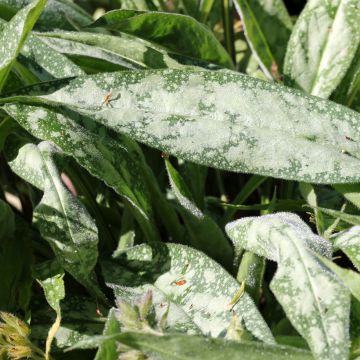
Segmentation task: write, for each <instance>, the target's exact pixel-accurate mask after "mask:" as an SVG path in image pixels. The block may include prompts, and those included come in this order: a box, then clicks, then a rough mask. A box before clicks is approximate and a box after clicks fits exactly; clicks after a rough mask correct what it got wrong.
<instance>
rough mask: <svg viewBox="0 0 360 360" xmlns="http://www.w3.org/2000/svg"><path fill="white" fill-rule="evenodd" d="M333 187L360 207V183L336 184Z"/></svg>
mask: <svg viewBox="0 0 360 360" xmlns="http://www.w3.org/2000/svg"><path fill="white" fill-rule="evenodd" d="M333 188H334V189H335V190H336V191H338V192H339V193H340V194H341V195H342V196H344V198H345V199H346V200H348V201H350V202H351V203H353V204H354V205H355V206H356V207H357V208H358V209H360V184H334V185H333Z"/></svg>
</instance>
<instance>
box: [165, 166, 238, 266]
mask: <svg viewBox="0 0 360 360" xmlns="http://www.w3.org/2000/svg"><path fill="white" fill-rule="evenodd" d="M165 164H166V170H167V173H168V176H169V180H170V185H171V188H172V190H173V193H174V195H175V197H176V199H177V200H178V201H179V203H180V204H181V206H182V207H181V208H180V213H181V215H182V218H183V220H184V223H185V225H186V228H187V230H188V232H189V235H190V236H189V245H191V246H192V247H195V248H196V249H199V250H201V251H203V252H205V253H206V254H207V255H209V256H210V257H212V258H213V259H215V260H217V261H218V262H219V263H221V264H223V265H224V266H225V267H226V268H230V267H231V265H232V259H233V251H232V248H231V246H230V243H229V241H228V239H227V238H226V236H225V234H224V233H223V231H222V230H221V229H220V227H219V226H218V225H217V224H216V222H215V221H214V220H213V219H212V218H211V217H210V216H208V215H206V214H204V213H203V212H202V211H201V210H200V209H199V208H198V207H197V206H196V205H195V204H194V202H193V200H192V196H191V194H190V191H189V189H188V188H187V186H186V184H185V183H184V181H183V179H182V178H181V175H180V174H179V173H178V171H177V170H176V169H175V168H174V167H173V166H172V165H171V163H170V161H169V160H166V162H165Z"/></svg>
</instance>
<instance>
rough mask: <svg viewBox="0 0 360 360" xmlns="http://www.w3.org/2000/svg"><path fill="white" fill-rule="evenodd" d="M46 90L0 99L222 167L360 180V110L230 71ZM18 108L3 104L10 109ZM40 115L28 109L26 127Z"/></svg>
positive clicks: (166, 73) (122, 78)
mask: <svg viewBox="0 0 360 360" xmlns="http://www.w3.org/2000/svg"><path fill="white" fill-rule="evenodd" d="M44 86H45V85H44ZM49 87H50V89H49ZM45 89H46V90H47V92H49V90H50V91H52V90H54V91H53V93H51V94H49V95H44V96H39V97H34V96H23V97H20V96H19V97H11V98H3V99H0V103H6V102H15V101H16V102H20V101H23V102H25V101H26V102H29V101H30V102H32V103H35V102H38V103H47V104H48V105H51V106H55V107H56V108H58V107H60V106H67V107H68V108H70V109H72V110H73V111H75V112H77V113H81V114H84V115H86V116H89V117H91V118H92V119H94V120H95V121H97V122H99V123H102V124H103V125H105V126H106V127H109V128H111V129H113V130H115V131H116V132H120V133H124V134H127V135H129V136H130V137H131V138H133V139H135V140H138V141H140V142H144V143H145V144H147V145H150V146H153V147H156V148H158V149H161V150H163V151H165V152H166V153H170V154H173V155H176V156H178V157H180V158H183V159H185V160H189V161H193V162H197V163H200V164H203V165H207V166H213V167H217V168H221V169H226V170H232V171H240V172H246V173H255V174H261V175H266V176H273V177H278V178H284V179H292V180H303V181H305V182H314V183H346V182H357V181H359V180H360V171H359V168H360V167H359V165H360V160H359V159H358V158H359V157H360V145H359V144H360V131H359V126H360V114H358V113H356V112H355V111H352V110H349V109H347V108H345V107H343V106H341V105H337V104H335V103H332V102H330V101H327V100H322V99H319V98H316V97H311V96H306V95H304V94H303V93H301V92H299V91H296V90H292V89H289V88H286V87H283V86H279V85H276V84H272V83H269V82H265V81H260V80H257V79H253V78H251V77H248V76H245V75H242V74H239V73H235V72H231V71H226V72H223V71H220V72H215V71H194V70H152V71H151V70H150V71H147V70H137V71H129V72H127V71H122V72H115V73H111V74H109V73H104V74H97V75H92V76H84V77H81V76H80V77H78V78H76V79H74V80H71V81H69V82H68V84H67V85H64V84H63V83H60V85H58V86H56V83H54V84H50V85H47V87H46V88H45ZM27 91H28V92H29V91H31V89H27ZM110 91H111V96H110V97H109V101H108V104H104V100H103V99H104V96H106V95H107V94H109V92H110ZM18 108H19V105H16V104H13V105H10V104H9V105H7V106H6V110H7V111H8V112H9V114H10V115H12V114H13V113H15V114H16V112H17V109H18ZM35 114H36V115H35ZM40 114H41V116H40ZM43 114H44V113H43V111H41V113H40V112H34V115H33V116H32V125H31V126H32V127H33V132H36V131H37V130H38V128H39V127H40V126H39V125H40V124H41V122H42V121H43V117H44V116H43ZM348 137H351V139H353V140H354V141H349V140H348ZM78 151H81V150H80V149H79V150H78Z"/></svg>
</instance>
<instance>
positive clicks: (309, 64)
mask: <svg viewBox="0 0 360 360" xmlns="http://www.w3.org/2000/svg"><path fill="white" fill-rule="evenodd" d="M359 23H360V3H359V1H358V0H335V1H332V2H328V1H326V0H310V1H308V3H307V5H306V7H305V9H304V10H303V12H302V13H301V15H300V17H299V19H298V20H297V22H296V24H295V27H294V31H293V32H292V35H291V38H290V41H289V44H288V48H287V54H286V59H285V66H284V72H285V75H286V76H288V77H289V78H290V79H289V83H290V84H291V85H295V86H296V87H298V88H300V89H302V90H304V91H305V92H307V93H309V94H313V95H316V96H320V97H323V98H327V97H329V96H330V94H331V93H332V92H333V91H334V90H335V88H336V87H337V85H338V84H339V83H340V81H341V79H342V78H343V77H344V75H345V73H346V71H347V69H348V67H349V66H350V64H351V62H352V60H353V59H354V56H355V53H356V50H357V48H358V46H359V43H360V27H359Z"/></svg>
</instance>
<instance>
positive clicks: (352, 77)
mask: <svg viewBox="0 0 360 360" xmlns="http://www.w3.org/2000/svg"><path fill="white" fill-rule="evenodd" d="M332 98H333V99H334V100H335V101H336V102H339V103H340V104H344V105H346V106H349V107H350V108H352V109H355V110H357V111H360V44H359V46H358V49H357V52H356V54H355V56H354V59H353V61H352V63H351V65H350V67H349V69H348V71H347V73H346V75H345V76H344V78H343V79H342V81H341V83H340V84H339V86H338V87H337V89H336V90H335V92H334V93H333V95H332Z"/></svg>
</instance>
